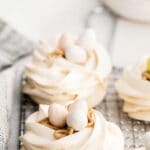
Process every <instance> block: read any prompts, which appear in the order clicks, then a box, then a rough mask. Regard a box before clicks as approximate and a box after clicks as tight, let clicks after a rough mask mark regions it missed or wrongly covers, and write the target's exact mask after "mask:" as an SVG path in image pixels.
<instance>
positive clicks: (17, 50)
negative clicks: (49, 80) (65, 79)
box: [0, 20, 34, 150]
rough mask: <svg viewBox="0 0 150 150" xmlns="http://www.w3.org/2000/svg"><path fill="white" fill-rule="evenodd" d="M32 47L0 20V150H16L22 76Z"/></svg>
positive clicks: (29, 42)
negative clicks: (26, 57)
mask: <svg viewBox="0 0 150 150" xmlns="http://www.w3.org/2000/svg"><path fill="white" fill-rule="evenodd" d="M33 45H34V44H33V42H31V41H29V40H27V39H26V38H25V37H23V36H22V35H20V34H18V33H17V32H16V31H14V30H13V29H11V27H10V26H9V25H7V24H6V23H4V22H3V21H1V20H0V150H6V149H10V150H17V144H18V142H17V141H18V131H19V117H20V116H19V112H20V93H21V91H20V89H21V88H20V85H21V74H22V70H23V64H24V62H25V59H24V57H25V56H27V55H28V54H29V53H30V52H31V50H32V49H33Z"/></svg>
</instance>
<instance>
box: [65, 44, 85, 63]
mask: <svg viewBox="0 0 150 150" xmlns="http://www.w3.org/2000/svg"><path fill="white" fill-rule="evenodd" d="M65 56H66V59H67V60H68V61H70V62H72V63H84V62H85V61H86V52H85V51H84V50H83V49H82V48H81V47H79V46H76V45H72V46H70V47H68V48H66V50H65Z"/></svg>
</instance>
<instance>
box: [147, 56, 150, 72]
mask: <svg viewBox="0 0 150 150" xmlns="http://www.w3.org/2000/svg"><path fill="white" fill-rule="evenodd" d="M147 71H148V72H150V58H148V60H147Z"/></svg>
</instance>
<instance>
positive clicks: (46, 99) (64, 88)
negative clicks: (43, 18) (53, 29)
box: [23, 31, 111, 107]
mask: <svg viewBox="0 0 150 150" xmlns="http://www.w3.org/2000/svg"><path fill="white" fill-rule="evenodd" d="M91 32H92V33H91ZM86 36H87V39H88V40H89V41H87V43H90V39H91V40H93V39H95V38H94V35H93V31H90V34H89V31H88V34H85V35H84V38H83V39H86ZM63 38H64V36H63ZM63 38H62V40H60V41H65V40H63ZM80 39H82V38H80ZM60 41H59V42H60ZM66 41H70V40H66ZM77 41H78V42H79V41H80V40H77ZM93 41H95V40H93ZM78 42H74V45H71V49H69V47H70V44H71V43H72V42H64V45H65V46H64V45H63V44H60V45H61V46H59V47H63V48H64V49H63V50H62V49H58V47H56V48H54V49H53V50H51V48H48V49H50V50H48V51H47V50H45V48H46V47H47V46H46V47H44V46H42V47H41V46H40V48H37V51H35V53H34V54H33V58H34V59H32V61H31V62H30V64H28V65H27V66H26V68H25V75H26V83H25V85H23V91H24V93H27V94H29V95H30V96H31V97H32V98H33V100H35V101H36V102H38V103H40V104H41V103H42V104H50V103H53V102H56V103H61V104H66V103H67V102H68V101H70V100H76V99H86V100H87V102H88V105H89V106H91V107H93V106H96V105H97V104H98V103H99V102H101V101H102V99H103V97H104V95H105V92H106V87H107V78H108V75H109V73H110V71H111V63H110V58H109V56H108V54H107V51H106V50H105V49H104V48H103V47H102V46H100V45H99V44H98V43H97V42H96V43H97V44H91V45H92V46H91V48H90V50H88V49H89V47H87V48H86V46H84V47H82V46H81V45H82V44H83V42H81V43H82V44H81V43H80V46H79V45H78V44H77V43H78ZM60 43H61V42H60ZM62 43H63V42H62ZM85 43H86V42H85ZM92 43H95V42H92ZM75 44H76V45H75ZM62 45H63V46H62ZM83 45H84V44H83ZM42 48H43V50H42ZM65 55H66V56H65Z"/></svg>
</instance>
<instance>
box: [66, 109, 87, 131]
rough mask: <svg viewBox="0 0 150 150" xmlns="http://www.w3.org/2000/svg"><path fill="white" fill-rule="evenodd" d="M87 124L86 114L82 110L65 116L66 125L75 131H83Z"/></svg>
mask: <svg viewBox="0 0 150 150" xmlns="http://www.w3.org/2000/svg"><path fill="white" fill-rule="evenodd" d="M87 124H88V118H87V113H86V112H84V111H82V110H73V111H71V112H70V113H69V114H68V116H67V125H68V126H69V127H72V128H73V129H74V130H75V131H81V130H83V129H84V128H85V127H86V126H87Z"/></svg>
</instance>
